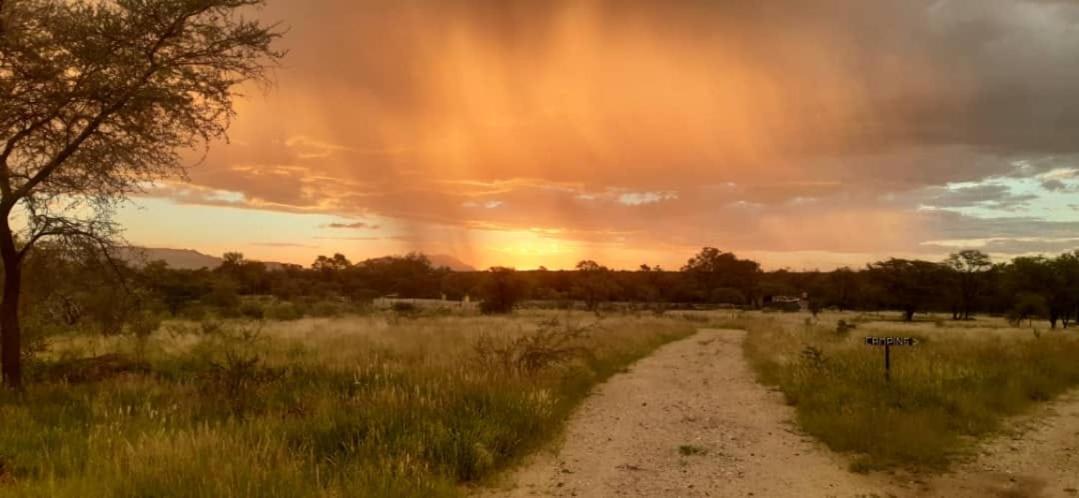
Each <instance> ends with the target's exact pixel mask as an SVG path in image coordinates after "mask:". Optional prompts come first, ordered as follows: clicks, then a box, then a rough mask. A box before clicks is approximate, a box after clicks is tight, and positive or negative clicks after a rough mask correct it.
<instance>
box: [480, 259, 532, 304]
mask: <svg viewBox="0 0 1079 498" xmlns="http://www.w3.org/2000/svg"><path fill="white" fill-rule="evenodd" d="M485 277H486V278H484V280H483V283H482V284H481V286H480V297H481V298H482V299H483V300H482V301H481V302H480V311H481V312H483V313H487V314H506V313H511V312H513V308H514V307H516V306H517V302H518V301H520V300H521V299H522V298H523V297H524V293H525V285H524V281H523V280H522V279H521V278H520V276H519V275H518V274H517V271H516V270H514V269H513V268H503V267H494V268H491V269H490V270H489V271H488V272H487V275H486V276H485Z"/></svg>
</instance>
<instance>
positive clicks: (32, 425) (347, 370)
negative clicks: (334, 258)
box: [0, 313, 695, 497]
mask: <svg viewBox="0 0 1079 498" xmlns="http://www.w3.org/2000/svg"><path fill="white" fill-rule="evenodd" d="M553 320H557V322H556V321H553ZM594 320H595V319H594V318H591V317H588V316H585V315H577V316H573V317H566V316H565V315H558V314H554V313H528V314H524V315H523V316H518V317H513V318H486V317H427V318H415V319H395V318H393V317H382V316H375V317H355V318H346V319H332V320H319V319H313V320H301V321H296V322H275V323H271V324H269V325H267V326H266V327H265V328H264V329H262V330H261V331H258V332H257V333H256V331H254V330H252V329H250V328H245V327H247V326H239V325H237V326H233V325H224V326H219V325H212V326H198V325H195V324H180V325H177V326H173V327H170V328H169V330H166V331H161V332H159V333H158V334H156V335H155V336H153V337H152V338H151V339H150V340H149V341H148V342H147V343H144V344H141V345H139V348H138V349H139V350H140V351H142V352H143V353H142V355H143V356H142V358H144V363H139V364H138V365H137V367H138V368H130V369H127V371H126V373H116V372H108V373H106V374H102V373H101V372H97V373H95V374H94V375H97V376H98V377H99V378H93V377H94V375H82V374H80V375H78V376H72V377H70V378H75V379H79V382H78V383H64V382H55V381H39V382H37V383H35V384H32V385H31V386H30V388H29V390H28V392H27V393H25V395H23V396H22V397H16V396H14V395H12V394H9V393H2V394H0V421H3V423H2V424H0V496H41V497H46V496H48V497H68V496H71V497H74V496H79V497H87V496H109V497H143V496H154V497H208V496H259V497H307V496H320V497H321V496H379V497H397V496H457V495H459V494H460V493H461V488H460V486H459V484H460V483H462V482H475V481H479V480H482V479H483V478H485V477H486V476H488V475H490V474H492V473H493V472H495V471H497V470H498V469H501V468H504V467H505V466H506V465H509V464H511V463H512V462H513V461H514V460H515V459H517V458H519V457H521V456H523V455H524V454H526V453H527V452H529V451H530V450H532V449H534V448H536V447H537V446H539V445H541V444H543V443H544V442H546V441H548V440H550V439H551V438H553V437H555V436H556V435H557V434H558V433H559V432H560V431H561V429H562V426H563V423H564V421H565V419H566V418H567V417H568V414H569V413H570V411H571V410H572V408H573V407H574V406H576V405H577V404H578V403H579V402H580V401H581V400H582V399H583V398H584V397H585V396H587V393H588V391H589V389H590V388H591V387H592V386H593V385H595V384H596V383H598V382H601V381H602V380H604V379H606V378H607V377H609V376H610V375H612V374H614V373H616V372H618V371H620V370H622V369H623V368H625V367H626V366H627V365H628V364H630V363H632V362H633V361H635V360H636V359H638V358H640V357H642V356H645V355H647V354H648V353H650V352H651V351H652V350H654V349H655V348H657V347H659V346H660V345H662V344H664V343H666V342H669V341H672V340H676V339H679V338H683V337H686V336H688V335H691V334H692V333H694V332H695V325H694V324H693V323H690V322H687V321H685V320H679V319H670V318H653V317H647V318H639V317H614V318H608V319H605V320H603V321H602V322H601V323H599V324H598V325H595V326H591V327H584V326H583V325H585V324H588V323H590V322H592V321H594ZM132 350H133V346H132V345H130V344H127V343H126V342H124V341H89V340H84V339H83V338H75V339H73V340H71V341H70V342H69V343H68V344H60V345H57V346H56V348H55V351H56V353H55V356H56V357H55V358H53V360H54V361H55V362H56V363H55V364H63V362H62V358H61V357H78V356H88V355H91V354H92V355H100V354H103V353H111V352H115V351H122V352H131V351H132ZM53 370H55V368H54V369H53ZM39 374H40V375H53V376H55V375H56V373H55V371H52V370H49V369H47V368H46V369H40V370H39ZM87 377H90V378H89V379H87Z"/></svg>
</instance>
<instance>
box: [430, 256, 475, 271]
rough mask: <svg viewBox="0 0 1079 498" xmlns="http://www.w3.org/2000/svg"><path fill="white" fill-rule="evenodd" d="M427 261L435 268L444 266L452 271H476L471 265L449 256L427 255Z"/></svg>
mask: <svg viewBox="0 0 1079 498" xmlns="http://www.w3.org/2000/svg"><path fill="white" fill-rule="evenodd" d="M427 259H429V260H431V265H432V266H434V267H435V268H440V267H443V266H445V267H446V268H449V269H451V270H453V271H476V268H474V267H473V266H472V265H470V264H468V263H465V262H464V261H461V260H460V259H457V258H456V257H454V256H450V255H449V254H429V255H427Z"/></svg>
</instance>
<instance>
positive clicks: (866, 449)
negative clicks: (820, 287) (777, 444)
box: [732, 313, 1079, 471]
mask: <svg viewBox="0 0 1079 498" xmlns="http://www.w3.org/2000/svg"><path fill="white" fill-rule="evenodd" d="M897 318H898V314H880V313H874V314H856V313H842V314H840V313H826V314H822V315H821V316H820V317H819V319H818V320H811V319H809V318H808V315H804V314H792V315H760V314H755V315H747V316H746V317H744V318H741V319H738V320H734V322H735V323H733V324H732V325H734V326H738V327H744V328H746V329H747V330H749V332H750V333H749V335H748V338H747V341H746V343H745V353H746V356H747V358H748V359H749V361H750V364H751V365H752V366H753V368H754V370H755V371H756V372H757V374H758V378H759V380H760V381H761V382H763V383H765V384H768V385H772V386H775V387H776V388H778V389H780V390H781V391H782V392H783V394H784V396H785V398H786V400H787V402H788V403H789V404H791V405H793V406H795V407H796V409H797V420H798V423H799V425H800V426H801V427H802V429H804V430H805V431H806V432H808V433H809V434H811V435H813V436H815V437H817V438H818V439H820V440H821V441H823V442H824V443H826V444H827V445H828V446H829V447H830V448H832V449H833V450H837V451H840V452H848V453H850V454H851V455H852V456H853V460H852V464H851V468H852V470H856V471H867V470H873V469H882V468H891V467H905V468H910V469H921V470H943V469H946V468H948V467H949V466H950V465H951V464H952V463H954V462H955V461H956V460H957V457H960V456H962V455H964V454H965V453H966V452H967V451H968V450H970V449H971V448H972V447H973V445H972V443H973V442H974V441H976V440H977V439H978V438H980V437H983V436H986V435H989V434H991V433H993V432H994V431H995V430H997V429H998V428H1000V424H1001V422H1002V420H1003V419H1004V417H1007V416H1010V415H1016V414H1020V413H1023V412H1025V411H1027V410H1028V409H1030V408H1031V407H1032V406H1033V405H1035V404H1036V403H1038V402H1041V401H1047V400H1050V399H1052V398H1054V397H1056V396H1057V395H1059V394H1061V393H1063V392H1064V391H1066V390H1068V389H1069V388H1072V387H1074V386H1076V385H1079V361H1076V359H1077V358H1079V334H1077V333H1075V332H1074V331H1073V330H1071V329H1067V330H1060V329H1058V330H1047V328H1046V324H1045V323H1039V322H1034V324H1033V326H1034V327H1035V328H1031V327H1015V326H1012V325H1010V324H1008V323H1007V322H1006V321H1004V320H1003V319H997V318H978V319H976V320H971V321H951V320H947V319H943V317H940V319H937V318H934V317H929V318H927V319H923V320H920V321H916V322H913V323H905V322H900V321H897ZM840 320H843V321H844V322H846V323H849V324H854V326H855V328H854V329H852V330H848V331H846V332H839V331H838V326H837V325H838V322H839V321H840ZM1037 327H1040V329H1039V328H1037ZM866 336H903V337H916V338H918V339H919V340H920V343H919V344H918V345H917V346H915V347H894V348H892V372H891V377H892V378H891V381H890V382H885V380H884V361H883V350H882V349H883V348H880V347H870V346H866V345H865V344H864V338H865V337H866Z"/></svg>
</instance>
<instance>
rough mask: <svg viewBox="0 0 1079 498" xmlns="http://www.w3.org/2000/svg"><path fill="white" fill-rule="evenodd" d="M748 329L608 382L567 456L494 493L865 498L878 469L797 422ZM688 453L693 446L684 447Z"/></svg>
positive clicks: (592, 401)
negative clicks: (765, 380) (757, 370)
mask: <svg viewBox="0 0 1079 498" xmlns="http://www.w3.org/2000/svg"><path fill="white" fill-rule="evenodd" d="M744 337H745V332H744V331H741V330H702V331H701V332H699V333H698V334H696V335H694V336H693V337H691V338H688V339H684V340H682V341H678V342H674V343H671V344H668V345H666V346H664V347H662V348H660V349H659V350H658V351H656V352H655V353H654V354H652V355H651V356H649V357H647V358H645V359H643V360H641V361H639V362H638V363H636V364H634V365H633V367H632V369H631V370H630V371H629V372H627V373H623V374H619V375H617V376H615V377H613V378H612V379H610V380H609V381H608V382H607V383H606V384H604V385H602V386H600V387H598V388H597V389H596V392H595V393H594V394H593V395H592V396H591V397H590V398H589V399H588V400H587V401H585V403H584V405H582V407H581V408H580V409H579V410H578V411H577V413H575V414H574V416H573V417H572V419H571V421H570V422H569V425H568V427H567V431H566V434H565V440H564V443H563V445H562V446H561V448H560V449H559V450H558V452H557V454H551V453H550V452H547V453H541V454H540V455H537V457H536V458H535V460H534V461H533V462H531V463H529V464H527V465H526V466H525V467H523V468H521V469H520V470H519V471H517V472H516V473H514V474H513V475H510V476H508V481H507V483H505V484H504V485H503V489H500V490H495V491H487V492H484V493H483V494H484V495H486V496H492V497H493V496H499V497H526V496H580V497H604V496H641V497H697V496H713V497H714V496H741V497H744V496H758V497H807V496H837V497H839V496H844V497H845V496H857V495H872V494H873V492H874V491H877V490H879V489H880V487H879V486H878V485H877V482H876V480H875V479H874V478H873V477H870V476H863V475H857V474H852V473H850V472H848V471H847V470H846V462H845V461H844V460H843V459H842V458H840V457H838V456H837V455H833V454H831V453H830V452H827V451H824V450H822V448H821V447H820V445H819V444H818V443H816V442H814V441H813V440H812V439H811V438H809V437H808V436H804V435H802V434H800V433H799V432H798V431H797V430H796V429H795V428H794V427H793V425H792V424H791V422H790V420H791V419H792V416H793V410H792V409H791V408H790V407H787V406H785V405H784V403H783V400H782V396H781V395H780V394H778V393H775V392H771V391H769V390H768V389H766V388H765V387H763V386H761V385H760V384H758V383H757V382H756V381H755V380H754V378H753V374H752V373H751V372H750V370H749V367H748V365H746V362H745V360H744V359H743V357H742V348H741V342H742V340H743V338H744ZM680 448H681V449H680Z"/></svg>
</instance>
